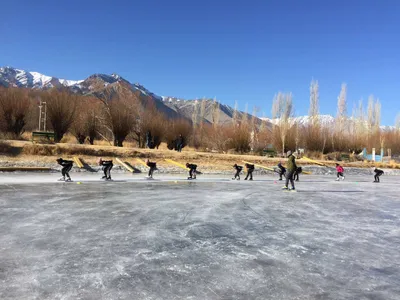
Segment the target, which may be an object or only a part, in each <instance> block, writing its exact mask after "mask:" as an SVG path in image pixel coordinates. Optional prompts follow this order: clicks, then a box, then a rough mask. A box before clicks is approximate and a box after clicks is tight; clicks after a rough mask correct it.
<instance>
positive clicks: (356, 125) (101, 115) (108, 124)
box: [0, 81, 400, 153]
mask: <svg viewBox="0 0 400 300" xmlns="http://www.w3.org/2000/svg"><path fill="white" fill-rule="evenodd" d="M39 99H40V100H42V101H43V102H46V103H47V120H48V128H51V129H52V130H53V131H54V132H55V140H56V142H59V141H60V140H61V139H62V138H63V136H64V135H65V134H66V133H67V132H70V133H72V134H73V135H74V136H75V137H76V139H77V141H78V142H79V143H84V142H85V141H88V142H89V143H90V144H93V143H94V140H95V139H102V140H106V141H108V142H109V143H110V144H113V145H115V146H120V147H122V146H123V142H124V141H125V140H126V139H129V140H132V141H135V142H136V144H137V146H138V147H145V145H146V134H147V133H148V132H150V133H151V136H152V138H153V143H154V145H155V147H158V145H159V144H160V143H161V142H166V143H167V144H168V145H171V144H172V143H173V141H174V140H175V139H176V138H177V136H179V135H180V134H182V135H183V137H184V139H185V142H186V143H188V144H189V145H191V146H193V147H195V148H200V149H203V150H208V151H212V150H215V151H219V152H227V151H235V152H240V153H244V152H249V151H253V152H262V151H263V149H265V148H266V147H267V146H268V145H273V147H274V148H275V149H276V151H278V152H283V153H284V152H286V151H287V150H289V149H291V150H293V149H299V148H304V149H306V150H309V151H318V152H323V153H328V152H335V151H339V152H347V151H350V152H353V151H354V152H359V151H361V150H362V148H364V147H367V148H372V147H375V148H380V147H383V148H391V149H392V151H393V152H394V153H396V152H397V153H399V152H400V139H399V138H400V118H399V121H398V122H397V124H396V127H393V128H391V129H386V130H382V129H381V126H380V112H381V104H380V102H379V100H378V99H375V98H374V97H373V96H370V97H369V99H368V106H367V109H366V110H365V109H364V106H363V102H362V101H360V102H359V104H358V105H357V106H355V107H354V108H353V111H352V114H351V115H348V113H347V86H346V85H345V84H343V85H342V88H341V90H340V93H339V96H338V99H337V114H336V117H335V120H334V122H333V123H329V124H325V123H323V120H322V119H321V116H320V115H319V86H318V82H317V81H312V82H311V85H310V108H309V116H308V118H309V120H308V122H307V123H306V124H301V123H299V122H298V121H297V119H296V118H294V105H293V97H292V95H291V94H290V93H278V94H276V95H275V97H274V99H273V105H272V119H271V120H268V121H267V120H261V119H259V118H257V117H256V115H257V109H254V110H253V113H252V115H248V114H247V113H241V112H239V111H238V109H237V104H236V105H235V109H234V111H233V117H232V122H230V123H225V124H221V122H219V119H220V111H221V110H220V106H219V103H218V102H217V101H214V102H213V105H212V107H211V110H212V111H211V116H212V120H211V122H208V121H206V120H205V113H206V112H205V110H206V106H205V105H206V102H205V101H197V102H196V104H195V108H194V111H193V115H192V120H186V119H178V120H176V119H175V120H170V119H168V118H167V117H165V116H164V115H163V114H161V113H160V112H159V111H158V110H157V108H156V105H155V103H154V102H153V100H152V99H151V98H147V99H143V98H142V96H141V95H140V94H137V93H135V92H132V91H131V90H130V89H129V87H124V86H118V87H112V88H110V89H107V90H105V91H104V92H103V93H102V94H98V95H96V97H94V96H93V97H87V96H79V95H75V94H71V93H68V92H66V91H59V90H55V89H54V90H50V91H41V92H39V91H31V90H24V89H14V88H8V89H1V90H0V131H1V132H3V133H4V134H6V135H8V136H9V137H10V138H17V137H19V136H20V135H21V134H22V133H23V132H24V130H30V131H32V130H34V129H36V127H37V126H36V124H37V120H38V118H39V116H38V109H37V103H38V101H39Z"/></svg>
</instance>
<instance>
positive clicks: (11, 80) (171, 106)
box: [0, 67, 261, 124]
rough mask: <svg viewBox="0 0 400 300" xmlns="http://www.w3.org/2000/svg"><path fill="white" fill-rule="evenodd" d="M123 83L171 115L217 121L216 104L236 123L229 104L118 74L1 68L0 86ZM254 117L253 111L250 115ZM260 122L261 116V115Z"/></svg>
mask: <svg viewBox="0 0 400 300" xmlns="http://www.w3.org/2000/svg"><path fill="white" fill-rule="evenodd" d="M119 85H124V86H125V87H129V88H130V89H131V90H132V92H135V93H137V94H138V95H139V97H140V99H141V101H142V102H143V103H146V102H149V101H152V102H153V103H154V104H155V105H156V107H157V109H158V110H159V111H161V112H163V113H164V114H165V115H167V116H168V117H170V118H185V119H188V120H195V121H196V122H200V121H201V120H202V119H203V121H204V122H209V123H212V122H213V120H214V116H215V115H216V114H215V107H217V109H218V114H217V115H218V122H219V123H221V124H226V123H229V122H232V119H233V117H234V113H235V110H234V109H233V108H232V107H230V106H228V105H225V104H220V103H218V105H217V106H216V105H215V104H216V103H215V101H214V100H211V99H204V100H185V99H178V98H175V97H165V96H159V95H157V94H155V93H153V92H151V91H149V90H147V89H146V88H145V87H144V86H142V85H140V84H139V83H130V82H129V81H128V80H126V79H124V78H123V77H121V76H119V75H117V74H111V75H106V74H93V75H91V76H89V77H88V78H86V79H84V80H65V79H59V78H57V77H51V76H47V75H43V74H41V73H38V72H28V71H24V70H20V69H15V68H12V67H3V68H0V86H3V87H19V88H29V89H38V90H46V89H50V88H63V89H67V90H70V91H71V92H73V93H78V94H81V95H94V96H100V95H102V94H103V93H104V91H105V89H106V88H110V87H111V88H113V87H117V86H119ZM243 114H244V113H243V112H237V117H238V118H242V117H243ZM247 117H248V118H251V115H250V114H247ZM257 122H259V123H260V122H261V119H258V118H257Z"/></svg>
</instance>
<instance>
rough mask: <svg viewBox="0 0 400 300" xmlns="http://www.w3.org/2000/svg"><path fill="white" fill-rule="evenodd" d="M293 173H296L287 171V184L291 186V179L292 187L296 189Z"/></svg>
mask: <svg viewBox="0 0 400 300" xmlns="http://www.w3.org/2000/svg"><path fill="white" fill-rule="evenodd" d="M293 175H294V171H286V184H285V186H286V187H288V186H289V181H290V184H291V186H292V189H294V180H293Z"/></svg>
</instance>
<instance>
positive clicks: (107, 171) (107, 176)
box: [99, 157, 114, 180]
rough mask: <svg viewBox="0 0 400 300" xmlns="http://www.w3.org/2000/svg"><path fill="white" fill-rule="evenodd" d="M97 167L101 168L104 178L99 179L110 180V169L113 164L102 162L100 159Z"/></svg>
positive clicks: (109, 161) (108, 161)
mask: <svg viewBox="0 0 400 300" xmlns="http://www.w3.org/2000/svg"><path fill="white" fill-rule="evenodd" d="M99 166H102V167H103V172H104V176H103V177H101V179H105V180H111V169H112V168H113V166H114V164H113V161H112V160H103V159H102V158H101V157H100V159H99Z"/></svg>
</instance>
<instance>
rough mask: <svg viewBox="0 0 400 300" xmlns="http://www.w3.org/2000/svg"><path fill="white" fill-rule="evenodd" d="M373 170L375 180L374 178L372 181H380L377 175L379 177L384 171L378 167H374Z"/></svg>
mask: <svg viewBox="0 0 400 300" xmlns="http://www.w3.org/2000/svg"><path fill="white" fill-rule="evenodd" d="M374 172H375V176H374V178H375V180H374V182H380V180H379V177H381V176H382V175H383V173H384V172H383V171H382V170H380V169H377V168H374Z"/></svg>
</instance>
